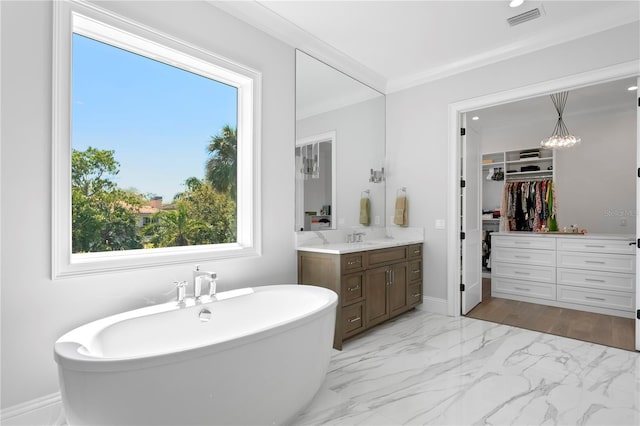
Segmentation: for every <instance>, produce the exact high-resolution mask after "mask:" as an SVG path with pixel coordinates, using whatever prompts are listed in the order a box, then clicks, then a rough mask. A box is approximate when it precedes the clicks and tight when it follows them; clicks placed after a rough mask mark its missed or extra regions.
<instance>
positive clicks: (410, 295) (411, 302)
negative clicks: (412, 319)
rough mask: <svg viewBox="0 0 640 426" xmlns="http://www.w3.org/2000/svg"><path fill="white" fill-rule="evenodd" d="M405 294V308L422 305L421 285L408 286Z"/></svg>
mask: <svg viewBox="0 0 640 426" xmlns="http://www.w3.org/2000/svg"><path fill="white" fill-rule="evenodd" d="M408 290H409V291H408V292H407V306H410V307H411V306H415V305H419V304H420V303H422V283H419V284H413V285H410V286H409V289H408Z"/></svg>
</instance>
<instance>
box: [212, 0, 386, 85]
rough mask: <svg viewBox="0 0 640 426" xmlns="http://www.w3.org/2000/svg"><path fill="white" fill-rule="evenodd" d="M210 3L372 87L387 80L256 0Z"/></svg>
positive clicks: (213, 0) (215, 0)
mask: <svg viewBox="0 0 640 426" xmlns="http://www.w3.org/2000/svg"><path fill="white" fill-rule="evenodd" d="M206 1H207V2H208V3H210V4H211V5H212V6H214V7H216V8H218V9H220V10H222V11H224V12H226V13H228V14H229V15H232V16H234V17H236V18H238V19H240V20H242V21H244V22H246V23H248V24H249V25H251V26H253V27H255V28H257V29H259V30H261V31H263V32H265V33H267V34H269V35H271V36H273V37H275V38H277V39H278V40H280V41H282V42H284V43H286V44H288V45H290V46H292V47H294V48H297V49H300V50H302V51H304V52H305V53H308V54H309V55H311V56H313V57H315V58H316V59H319V60H320V61H322V62H325V63H326V64H328V65H330V66H332V67H334V68H336V69H337V70H339V71H341V72H343V73H345V74H347V75H348V76H350V77H352V78H354V79H356V80H358V81H360V82H361V83H363V84H365V85H367V86H369V87H371V88H372V89H374V90H376V91H378V92H381V93H384V90H385V88H386V86H387V80H386V78H384V77H383V76H382V75H380V74H378V73H376V72H375V71H373V70H371V69H370V68H368V67H366V66H364V65H362V64H361V63H360V62H358V61H356V60H354V59H353V58H351V57H350V56H348V55H346V54H345V53H343V52H341V51H340V50H338V49H336V48H334V47H332V46H331V45H329V44H328V43H326V42H324V41H322V40H320V39H319V38H317V37H315V36H313V35H311V34H310V33H308V32H307V31H305V30H303V29H302V28H300V27H298V26H297V25H295V24H293V23H292V22H290V21H288V20H286V19H285V18H283V17H282V16H280V15H278V14H277V13H275V12H274V11H272V10H271V9H269V8H267V7H265V6H263V5H261V4H260V3H259V2H257V1H253V0H251V1H220V0H206Z"/></svg>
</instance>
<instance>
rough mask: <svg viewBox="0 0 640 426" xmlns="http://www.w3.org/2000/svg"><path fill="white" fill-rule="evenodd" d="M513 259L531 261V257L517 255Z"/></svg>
mask: <svg viewBox="0 0 640 426" xmlns="http://www.w3.org/2000/svg"><path fill="white" fill-rule="evenodd" d="M513 257H515V258H516V259H531V256H517V255H516V256H513Z"/></svg>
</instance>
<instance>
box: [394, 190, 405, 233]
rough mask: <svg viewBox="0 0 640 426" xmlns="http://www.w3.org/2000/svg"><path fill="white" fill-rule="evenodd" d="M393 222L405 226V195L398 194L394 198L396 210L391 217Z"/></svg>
mask: <svg viewBox="0 0 640 426" xmlns="http://www.w3.org/2000/svg"><path fill="white" fill-rule="evenodd" d="M393 223H395V224H396V225H400V226H407V224H408V221H407V197H406V196H404V195H399V196H398V197H397V198H396V210H395V215H394V217H393Z"/></svg>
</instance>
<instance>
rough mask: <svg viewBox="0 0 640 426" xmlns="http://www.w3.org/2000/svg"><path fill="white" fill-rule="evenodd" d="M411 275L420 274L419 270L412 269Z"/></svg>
mask: <svg viewBox="0 0 640 426" xmlns="http://www.w3.org/2000/svg"><path fill="white" fill-rule="evenodd" d="M411 273H412V274H419V273H420V269H414V270H413V271H411Z"/></svg>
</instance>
